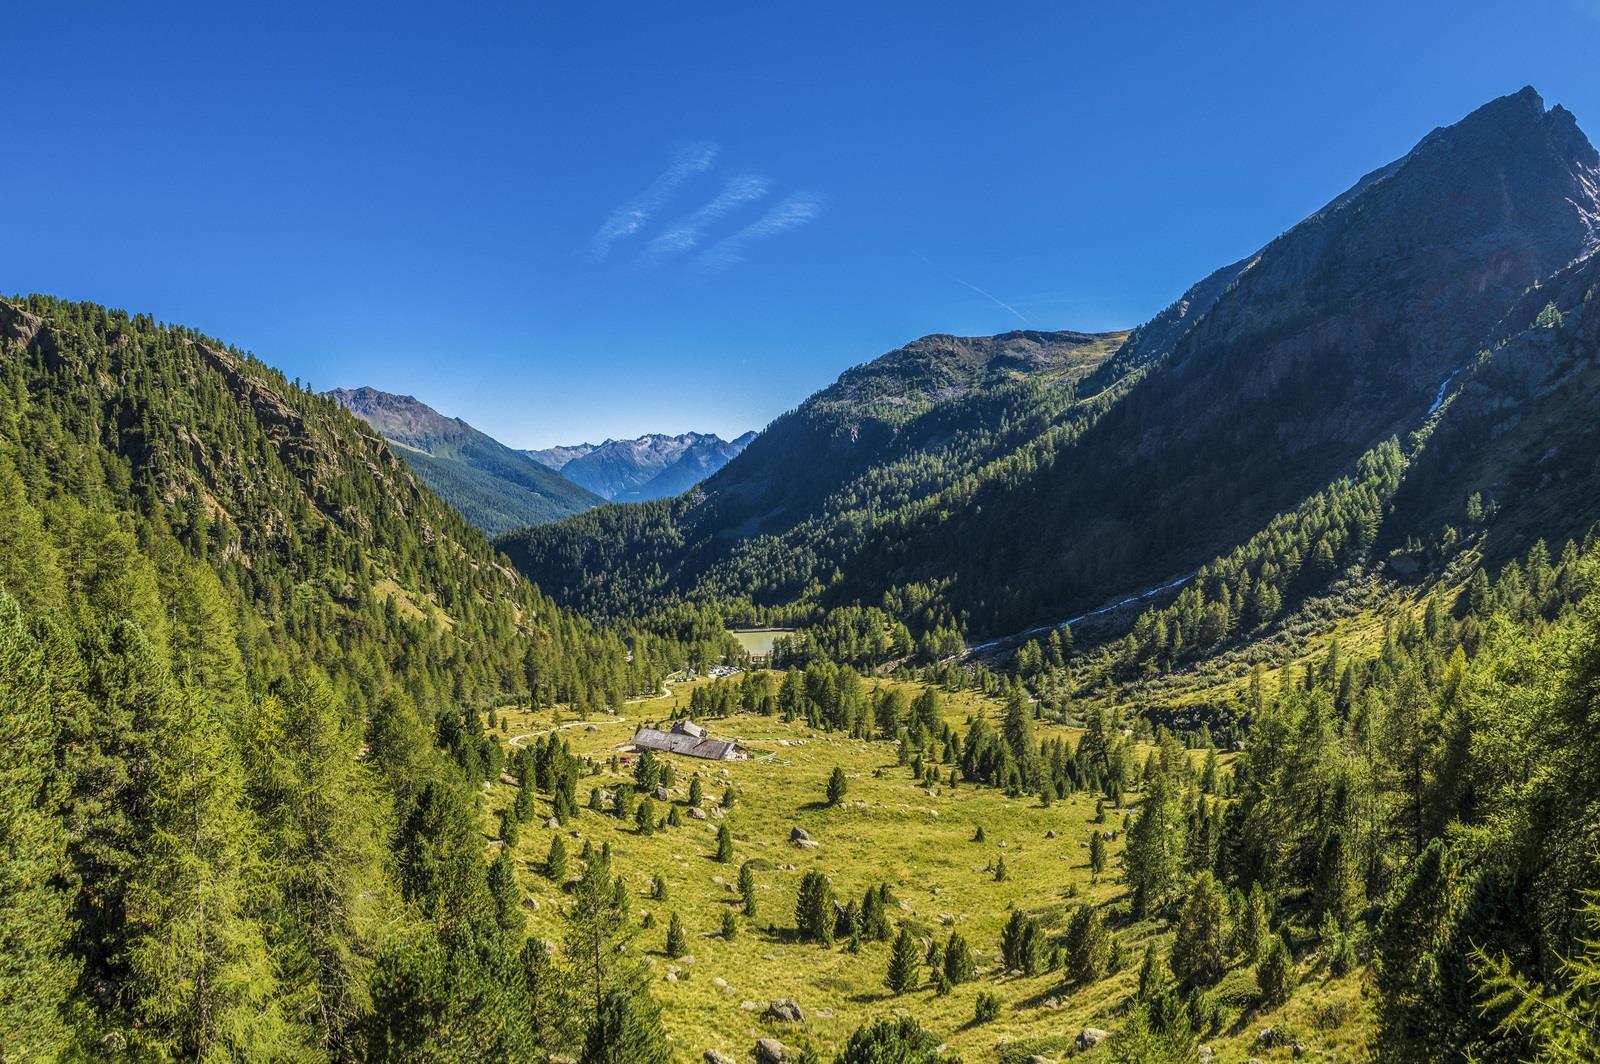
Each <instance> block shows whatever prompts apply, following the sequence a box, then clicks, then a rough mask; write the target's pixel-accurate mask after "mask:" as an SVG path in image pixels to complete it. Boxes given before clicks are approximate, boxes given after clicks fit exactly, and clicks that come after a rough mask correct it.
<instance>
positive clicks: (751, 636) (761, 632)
mask: <svg viewBox="0 0 1600 1064" xmlns="http://www.w3.org/2000/svg"><path fill="white" fill-rule="evenodd" d="M794 631H795V630H794V629H793V628H735V629H732V630H731V631H730V632H729V633H728V634H729V635H731V636H733V637H734V638H735V639H737V640H738V641H739V645H740V646H742V647H744V649H745V652H746V653H748V654H753V655H755V656H756V657H765V656H766V655H768V654H770V653H772V641H773V640H774V639H776V638H778V637H779V636H780V635H793V634H794Z"/></svg>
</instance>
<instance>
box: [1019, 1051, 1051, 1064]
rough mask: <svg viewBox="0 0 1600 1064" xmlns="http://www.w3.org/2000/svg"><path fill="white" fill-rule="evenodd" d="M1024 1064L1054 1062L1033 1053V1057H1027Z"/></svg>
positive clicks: (1049, 1063)
mask: <svg viewBox="0 0 1600 1064" xmlns="http://www.w3.org/2000/svg"><path fill="white" fill-rule="evenodd" d="M1024 1064H1055V1062H1054V1061H1052V1060H1051V1059H1050V1058H1049V1057H1046V1056H1042V1055H1040V1054H1038V1053H1035V1054H1033V1056H1031V1057H1029V1058H1028V1059H1027V1060H1026V1061H1025V1062H1024Z"/></svg>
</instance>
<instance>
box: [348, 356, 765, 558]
mask: <svg viewBox="0 0 1600 1064" xmlns="http://www.w3.org/2000/svg"><path fill="white" fill-rule="evenodd" d="M327 394H328V396H329V398H331V399H333V400H335V401H336V402H338V403H339V404H340V405H341V406H343V407H344V408H345V409H347V410H349V411H350V412H351V413H352V414H355V415H356V416H357V417H359V418H360V419H361V420H363V421H365V422H366V423H367V424H369V425H371V426H372V427H373V428H375V429H377V430H378V432H379V433H380V434H382V436H383V437H384V438H385V439H387V440H388V441H389V442H390V443H392V444H394V445H395V449H396V451H397V452H398V453H400V454H401V455H403V456H404V457H405V459H406V462H407V463H408V464H409V465H410V466H411V468H412V469H413V470H414V471H415V472H416V474H417V475H418V476H419V477H421V478H422V480H423V482H424V483H426V484H427V485H428V486H429V487H430V488H432V489H433V490H434V492H435V494H437V495H438V496H439V497H440V498H442V499H444V500H445V501H446V502H448V503H450V504H451V505H452V506H454V507H455V508H456V509H457V510H459V511H461V513H462V515H463V516H465V517H466V518H467V520H468V521H470V522H472V523H473V524H474V525H476V526H477V527H478V528H480V529H482V530H483V531H484V532H486V533H487V534H489V535H491V536H496V535H499V534H501V533H503V532H508V531H510V530H512V529H516V528H523V527H526V526H528V525H540V524H547V523H549V522H551V521H559V520H560V519H561V518H563V517H568V516H570V515H572V514H576V513H581V512H583V511H584V510H587V509H590V508H591V507H595V506H599V505H600V504H601V503H604V502H608V501H622V502H634V501H643V500H646V499H661V498H668V497H671V496H673V495H679V494H682V493H683V492H685V491H687V490H688V489H690V488H692V487H693V486H694V485H696V484H698V483H699V482H700V481H702V480H704V479H705V478H706V477H708V476H710V475H711V474H713V473H715V472H716V471H717V470H719V469H721V468H722V467H723V466H725V465H727V464H728V463H729V462H730V461H731V460H732V459H733V458H735V457H736V456H737V455H738V454H739V452H740V451H743V450H744V448H745V446H746V445H747V444H748V443H749V442H750V441H751V440H752V439H754V438H755V436H756V434H755V433H753V432H747V433H745V434H744V435H743V436H740V437H739V438H738V439H736V440H733V441H731V442H730V441H728V440H724V439H722V438H720V437H718V436H715V435H712V434H710V433H700V432H686V433H684V434H683V435H681V436H666V435H662V434H659V433H652V434H650V435H646V436H640V437H639V438H638V439H636V440H607V441H605V442H604V443H600V444H594V443H581V444H578V445H576V446H573V447H550V448H546V449H544V450H538V451H519V450H515V449H513V448H511V447H507V446H506V445H505V444H503V443H501V442H500V441H499V440H496V439H495V438H494V437H492V436H489V435H488V434H487V433H484V432H482V431H480V430H478V429H475V428H473V427H472V426H471V425H469V424H467V423H466V422H465V421H463V420H461V419H460V418H457V417H446V416H445V415H443V414H441V413H439V412H438V411H437V410H435V409H433V408H432V407H431V406H429V405H428V404H426V403H424V402H422V401H421V400H419V399H416V398H414V397H412V396H409V395H395V394H393V393H391V392H383V391H379V390H378V389H376V388H336V389H334V390H333V391H331V392H329V393H327Z"/></svg>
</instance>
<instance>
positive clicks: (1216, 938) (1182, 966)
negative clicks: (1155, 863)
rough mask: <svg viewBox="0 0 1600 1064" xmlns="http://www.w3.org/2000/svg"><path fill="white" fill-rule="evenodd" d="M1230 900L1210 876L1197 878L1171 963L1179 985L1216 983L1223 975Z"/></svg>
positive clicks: (1185, 904)
mask: <svg viewBox="0 0 1600 1064" xmlns="http://www.w3.org/2000/svg"><path fill="white" fill-rule="evenodd" d="M1226 915H1227V899H1225V898H1224V897H1223V895H1222V890H1221V888H1219V887H1218V886H1217V881H1216V879H1215V877H1213V876H1212V874H1211V873H1210V872H1201V873H1200V874H1199V875H1197V876H1195V877H1194V882H1193V883H1192V884H1191V886H1190V888H1189V894H1188V897H1187V898H1185V899H1184V902H1183V909H1182V912H1181V913H1180V915H1179V917H1178V927H1177V931H1176V933H1175V934H1174V936H1173V939H1172V953H1171V956H1170V957H1169V958H1168V963H1169V964H1171V965H1172V974H1173V975H1174V976H1176V977H1177V979H1178V981H1179V982H1181V983H1185V984H1188V985H1191V986H1192V985H1197V984H1207V983H1211V982H1214V981H1215V980H1216V979H1217V978H1219V977H1220V976H1221V975H1222V972H1223V968H1224V963H1223V955H1224V953H1225V952H1226V948H1227V929H1226V927H1225V920H1226Z"/></svg>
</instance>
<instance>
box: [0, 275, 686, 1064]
mask: <svg viewBox="0 0 1600 1064" xmlns="http://www.w3.org/2000/svg"><path fill="white" fill-rule="evenodd" d="M633 649H634V653H633V654H632V656H631V658H630V656H629V655H628V653H627V650H626V648H625V647H624V644H623V641H622V639H621V638H620V637H618V636H617V635H614V634H611V633H606V632H602V631H599V630H596V629H594V628H593V627H591V626H590V625H589V624H587V623H586V622H584V621H582V620H579V619H575V618H574V617H572V616H571V615H569V614H566V613H563V612H562V611H561V610H559V609H557V608H556V607H555V606H553V605H552V604H551V603H550V602H549V601H547V600H546V599H545V598H543V597H542V596H541V595H540V594H539V593H538V592H537V591H536V590H535V589H533V588H532V587H531V586H530V585H528V584H527V583H526V582H525V581H524V580H523V579H522V578H521V577H520V576H519V575H518V574H517V573H515V572H514V571H513V570H511V569H510V568H509V567H508V566H506V565H504V564H503V562H502V561H501V560H500V559H499V558H497V556H496V555H495V554H494V552H493V551H492V550H491V549H490V547H489V545H488V543H487V542H486V541H485V540H484V538H483V537H482V535H481V534H479V533H478V532H477V531H476V530H474V529H472V528H471V527H470V526H469V525H467V523H466V522H465V521H464V520H463V519H462V518H461V517H460V515H458V514H457V513H456V512H455V511H453V510H452V509H450V508H449V507H448V506H446V505H445V504H444V503H442V502H441V501H440V500H439V499H438V498H437V497H435V496H434V495H433V494H432V493H431V492H429V491H428V490H427V489H426V488H424V487H422V486H420V485H419V484H418V482H417V480H416V478H415V477H414V476H413V474H412V472H411V470H410V469H409V468H408V467H407V465H406V464H405V463H404V462H402V461H401V460H400V459H399V458H397V457H396V456H395V454H394V453H393V451H391V450H390V448H389V447H388V446H387V445H386V444H385V443H384V442H383V441H382V439H380V438H379V436H378V435H377V434H376V433H375V432H374V431H373V430H372V429H370V428H368V427H367V426H366V425H364V424H362V423H361V422H359V421H358V420H356V419H355V418H354V417H352V416H351V415H350V414H348V413H347V412H346V411H345V410H343V409H342V408H340V407H339V406H338V405H337V404H336V403H335V402H334V401H333V400H332V399H329V398H326V397H322V396H318V395H313V394H311V393H309V392H308V391H306V390H305V389H303V388H301V387H300V386H298V385H297V384H295V383H291V382H289V381H287V380H285V379H284V378H283V376H282V375H281V374H279V373H277V372H276V371H274V370H272V369H270V368H269V367H267V366H265V365H263V364H262V363H261V362H259V361H257V360H256V359H254V358H253V357H251V356H249V355H247V354H244V353H242V352H240V351H237V350H234V349H232V348H229V347H227V346H226V345H224V344H222V343H220V342H218V341H215V340H211V339H208V338H206V337H204V336H201V335H200V334H198V333H195V332H192V331H189V330H186V329H182V328H177V327H172V326H164V325H158V324H157V323H155V322H154V321H152V320H151V319H150V318H148V317H144V316H130V315H128V314H125V313H123V312H120V311H110V310H106V309H104V308H101V307H98V306H93V305H90V304H82V303H64V302H59V301H56V300H53V299H48V298H44V297H37V296H35V297H28V298H26V299H19V300H15V301H0V740H3V741H0V941H3V949H0V956H3V957H4V960H3V961H0V1057H3V1058H4V1059H6V1060H17V1061H23V1060H37V1059H51V1058H53V1057H55V1056H56V1055H61V1056H62V1057H63V1058H64V1059H117V1060H122V1059H141V1060H145V1059H147V1060H166V1059H195V1060H218V1059H262V1060H268V1059H271V1060H291V1059H300V1060H303V1059H316V1058H321V1059H328V1058H330V1057H331V1058H333V1059H353V1058H356V1057H362V1056H365V1057H367V1058H368V1059H384V1058H388V1059H420V1058H426V1057H429V1056H430V1055H431V1053H432V1052H433V1051H431V1050H430V1049H429V1048H428V1047H429V1046H436V1045H438V1044H440V1043H439V1042H438V1041H437V1040H438V1039H445V1040H446V1041H448V1043H449V1044H450V1045H452V1046H454V1047H455V1050H454V1051H456V1052H459V1053H461V1054H464V1058H467V1057H470V1058H475V1059H487V1058H498V1059H512V1058H520V1057H521V1055H522V1050H520V1049H519V1048H518V1044H519V1043H518V1040H519V1039H523V1040H525V1039H526V1038H527V1037H528V1036H527V1033H526V1029H525V1027H524V1026H522V1025H521V1024H520V1022H519V1021H518V1020H517V1019H516V1017H518V1016H520V1015H521V1014H522V1012H523V1011H524V1010H525V1002H523V1001H522V999H521V997H520V994H521V991H520V990H519V987H520V985H521V984H520V983H518V982H516V981H515V980H511V979H508V978H507V977H506V972H507V971H508V970H510V966H514V964H515V951H516V950H517V949H518V948H520V941H518V940H516V939H513V938H510V937H507V936H505V935H503V934H502V932H501V930H500V924H499V923H498V922H497V918H496V916H495V913H496V911H497V910H496V903H495V901H494V895H493V891H492V888H493V883H494V879H493V877H492V876H490V875H489V874H488V871H489V867H488V866H487V865H486V863H485V860H484V857H483V839H482V834H481V831H482V829H481V825H480V814H479V813H478V811H477V807H476V802H477V798H476V793H477V791H478V789H479V787H480V785H481V784H482V783H483V782H484V781H485V779H487V778H497V777H498V776H499V774H500V771H501V765H502V764H503V762H504V759H505V756H506V750H505V748H504V746H503V745H502V742H501V740H500V738H499V737H497V736H495V735H493V734H488V733H486V732H485V730H484V728H483V726H482V717H481V716H480V710H481V708H482V706H484V705H485V704H488V703H491V702H492V701H493V700H496V699H501V698H504V697H508V696H509V697H514V698H516V699H518V700H522V701H525V700H526V699H527V698H528V697H529V695H530V692H531V695H532V697H533V699H534V700H535V701H537V702H543V703H548V702H553V701H556V700H559V701H561V702H563V703H569V704H571V705H573V706H577V707H587V706H594V705H598V704H605V705H616V704H619V703H620V702H621V700H622V699H624V698H625V697H627V696H628V695H629V694H630V693H632V692H635V691H654V690H656V689H657V687H658V686H659V683H660V679H661V676H662V674H663V672H664V668H663V661H662V655H661V654H658V653H657V652H655V651H654V650H652V649H651V645H650V644H649V643H648V642H646V643H637V642H636V643H635V645H634V648H633ZM664 649H665V651H666V653H667V655H668V656H670V657H671V658H672V659H674V660H680V659H681V657H682V649H681V648H664ZM563 771H564V770H563ZM501 908H502V909H503V908H504V907H503V905H502V907H501ZM445 973H448V980H447V981H444V980H446V976H445ZM422 986H431V987H433V988H434V989H433V990H429V991H423V990H421V989H419V988H420V987H422ZM419 995H423V996H426V1004H425V1007H424V1003H423V1001H422V1000H421V998H420V997H419ZM507 1017H511V1018H512V1019H511V1020H510V1021H508V1019H507ZM400 1018H404V1023H403V1024H400V1025H399V1026H394V1025H395V1024H397V1023H399V1019H400ZM441 1032H447V1033H441ZM419 1055H420V1056H419Z"/></svg>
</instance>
